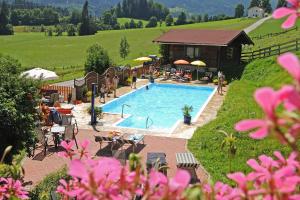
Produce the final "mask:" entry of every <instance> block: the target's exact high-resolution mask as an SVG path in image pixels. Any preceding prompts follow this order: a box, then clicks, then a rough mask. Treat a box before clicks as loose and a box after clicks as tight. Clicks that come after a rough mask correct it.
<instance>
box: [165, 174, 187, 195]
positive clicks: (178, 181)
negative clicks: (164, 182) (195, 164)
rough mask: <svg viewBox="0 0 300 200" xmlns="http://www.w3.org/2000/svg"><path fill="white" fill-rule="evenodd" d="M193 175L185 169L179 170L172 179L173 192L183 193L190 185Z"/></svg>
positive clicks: (170, 185)
mask: <svg viewBox="0 0 300 200" xmlns="http://www.w3.org/2000/svg"><path fill="white" fill-rule="evenodd" d="M190 180H191V175H190V174H189V173H188V172H187V171H185V170H178V171H177V172H176V175H175V176H174V177H173V178H171V179H170V183H169V187H170V190H171V192H177V193H181V192H183V190H184V189H185V188H186V187H187V186H188V185H189V183H190Z"/></svg>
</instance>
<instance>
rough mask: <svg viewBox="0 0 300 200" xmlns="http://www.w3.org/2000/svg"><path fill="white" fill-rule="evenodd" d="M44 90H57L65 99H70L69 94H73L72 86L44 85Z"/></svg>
mask: <svg viewBox="0 0 300 200" xmlns="http://www.w3.org/2000/svg"><path fill="white" fill-rule="evenodd" d="M42 89H43V90H57V91H58V93H59V94H60V95H63V96H64V100H65V101H67V100H68V95H69V94H72V87H66V86H57V85H45V86H43V87H42Z"/></svg>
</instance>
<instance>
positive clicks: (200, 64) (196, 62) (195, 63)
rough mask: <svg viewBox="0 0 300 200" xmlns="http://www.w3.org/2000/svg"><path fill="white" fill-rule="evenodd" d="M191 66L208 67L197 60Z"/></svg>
mask: <svg viewBox="0 0 300 200" xmlns="http://www.w3.org/2000/svg"><path fill="white" fill-rule="evenodd" d="M191 65H195V66H198V67H206V64H205V62H203V61H201V60H195V61H194V62H191ZM197 80H199V79H198V69H197Z"/></svg>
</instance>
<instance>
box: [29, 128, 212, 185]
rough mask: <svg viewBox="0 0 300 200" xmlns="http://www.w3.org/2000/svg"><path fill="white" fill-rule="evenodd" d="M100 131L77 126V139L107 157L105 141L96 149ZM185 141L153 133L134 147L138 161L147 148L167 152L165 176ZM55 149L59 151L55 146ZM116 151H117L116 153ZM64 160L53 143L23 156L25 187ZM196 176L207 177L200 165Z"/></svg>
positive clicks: (171, 173)
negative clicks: (45, 153)
mask: <svg viewBox="0 0 300 200" xmlns="http://www.w3.org/2000/svg"><path fill="white" fill-rule="evenodd" d="M102 133H103V132H101V131H100V132H98V131H94V130H84V129H81V130H80V131H79V133H78V135H77V140H78V141H83V140H85V139H87V140H90V141H91V144H90V146H89V152H90V153H91V155H95V156H96V157H103V156H106V157H111V156H112V154H111V151H110V147H109V146H108V145H107V144H103V145H102V146H103V147H102V150H101V151H100V150H99V144H98V143H96V142H95V141H94V136H96V135H101V134H102ZM186 143H187V140H185V139H178V138H167V137H155V136H145V145H142V144H141V145H139V146H138V148H137V149H136V153H138V154H139V155H141V156H142V163H143V164H144V167H145V163H146V157H147V153H148V152H164V153H166V155H167V163H168V166H169V167H170V168H169V169H168V176H174V174H175V172H176V169H177V167H176V158H175V153H181V152H186V151H187V150H186ZM124 150H125V152H126V155H127V156H128V155H129V153H130V152H131V151H132V147H128V146H125V147H124ZM58 151H62V149H59V150H58ZM120 152H122V151H117V152H115V154H114V157H116V158H117V159H121V161H124V157H122V155H124V154H121V156H120V154H119V153H120ZM118 154H119V155H118ZM67 163H68V161H67V160H65V159H64V158H61V157H59V156H58V155H57V152H56V151H55V149H54V147H53V145H52V146H51V148H50V149H49V150H48V151H47V155H46V156H44V152H43V151H42V149H38V150H37V152H36V155H35V157H34V158H25V160H24V165H23V166H24V169H25V179H24V180H25V182H31V183H32V184H31V185H29V188H31V187H33V186H34V185H36V184H37V183H38V182H39V181H41V180H42V179H43V178H44V177H45V176H46V175H48V174H49V173H51V172H55V171H57V170H59V169H61V168H62V167H63V166H65V165H66V164H67ZM197 176H198V178H199V179H200V180H201V181H202V182H205V181H207V179H208V174H207V173H206V172H205V170H203V168H202V167H200V168H198V170H197Z"/></svg>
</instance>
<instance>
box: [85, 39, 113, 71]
mask: <svg viewBox="0 0 300 200" xmlns="http://www.w3.org/2000/svg"><path fill="white" fill-rule="evenodd" d="M87 54H88V55H87V59H86V61H85V64H84V67H85V73H88V72H91V71H95V72H97V73H99V74H103V73H104V72H105V70H106V69H107V68H109V67H110V66H111V65H112V61H111V60H110V58H109V56H108V53H107V51H105V50H104V49H103V47H102V46H100V45H99V44H94V45H92V46H90V47H89V48H88V50H87Z"/></svg>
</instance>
